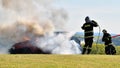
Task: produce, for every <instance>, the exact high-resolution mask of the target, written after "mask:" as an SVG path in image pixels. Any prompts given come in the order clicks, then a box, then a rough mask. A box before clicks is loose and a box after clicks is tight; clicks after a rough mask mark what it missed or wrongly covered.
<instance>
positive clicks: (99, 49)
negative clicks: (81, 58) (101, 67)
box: [82, 44, 120, 55]
mask: <svg viewBox="0 0 120 68" xmlns="http://www.w3.org/2000/svg"><path fill="white" fill-rule="evenodd" d="M82 46H83V44H82ZM115 48H116V51H117V53H116V54H117V55H120V46H115ZM104 51H105V45H104V44H93V47H92V52H91V54H100V55H105V52H104Z"/></svg>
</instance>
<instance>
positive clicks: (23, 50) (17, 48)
mask: <svg viewBox="0 0 120 68" xmlns="http://www.w3.org/2000/svg"><path fill="white" fill-rule="evenodd" d="M9 52H10V53H11V54H49V53H47V52H43V51H42V50H41V49H40V48H38V47H36V46H35V45H34V44H33V43H31V42H30V41H29V40H27V41H24V42H19V43H16V44H14V45H13V46H12V48H11V49H9Z"/></svg>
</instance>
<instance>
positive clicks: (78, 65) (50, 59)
mask: <svg viewBox="0 0 120 68" xmlns="http://www.w3.org/2000/svg"><path fill="white" fill-rule="evenodd" d="M119 58H120V56H119V55H41V54H39V55H38V54H32V55H31V54H27V55H0V68H119V67H120V59H119Z"/></svg>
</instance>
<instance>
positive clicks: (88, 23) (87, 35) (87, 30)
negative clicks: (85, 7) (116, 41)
mask: <svg viewBox="0 0 120 68" xmlns="http://www.w3.org/2000/svg"><path fill="white" fill-rule="evenodd" d="M97 26H98V24H97V22H96V21H94V20H90V18H89V17H88V16H87V17H86V18H85V23H84V24H83V26H82V27H81V28H82V29H83V30H84V40H85V45H84V47H83V52H82V54H85V53H86V51H87V54H90V52H91V49H92V43H93V34H94V33H93V27H97Z"/></svg>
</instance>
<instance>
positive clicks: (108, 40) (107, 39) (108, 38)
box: [102, 33, 112, 45]
mask: <svg viewBox="0 0 120 68" xmlns="http://www.w3.org/2000/svg"><path fill="white" fill-rule="evenodd" d="M102 41H103V42H105V45H109V44H111V43H112V39H111V35H110V34H109V33H104V34H103V37H102Z"/></svg>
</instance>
